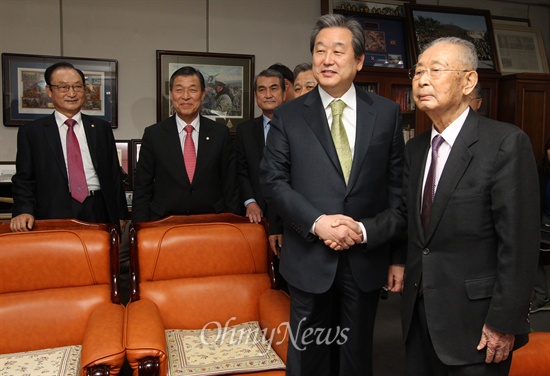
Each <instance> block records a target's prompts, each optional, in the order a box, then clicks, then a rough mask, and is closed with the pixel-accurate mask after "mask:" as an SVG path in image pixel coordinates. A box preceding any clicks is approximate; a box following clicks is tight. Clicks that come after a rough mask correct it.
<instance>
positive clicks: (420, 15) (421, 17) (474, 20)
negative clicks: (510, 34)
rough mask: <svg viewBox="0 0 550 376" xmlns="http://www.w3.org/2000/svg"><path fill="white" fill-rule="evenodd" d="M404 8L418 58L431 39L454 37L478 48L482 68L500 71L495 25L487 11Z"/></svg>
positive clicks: (415, 6)
mask: <svg viewBox="0 0 550 376" xmlns="http://www.w3.org/2000/svg"><path fill="white" fill-rule="evenodd" d="M405 7H406V9H407V17H408V20H409V27H410V33H411V36H412V39H413V43H412V45H413V54H414V60H415V61H416V59H417V58H418V55H419V54H420V52H421V51H422V49H423V48H424V47H425V46H426V45H427V44H428V43H429V42H431V41H433V40H434V39H437V38H440V37H449V36H454V37H459V38H463V39H466V40H469V41H470V42H472V43H473V44H474V46H475V47H476V49H477V51H478V58H479V65H478V70H479V71H485V72H495V73H496V72H497V71H498V64H497V54H496V48H495V40H494V36H493V24H492V22H491V14H490V12H489V11H488V10H478V9H469V8H468V9H466V8H453V7H439V6H438V7H435V6H427V5H410V4H406V5H405Z"/></svg>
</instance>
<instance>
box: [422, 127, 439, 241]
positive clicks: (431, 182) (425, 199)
mask: <svg viewBox="0 0 550 376" xmlns="http://www.w3.org/2000/svg"><path fill="white" fill-rule="evenodd" d="M443 141H445V140H444V139H443V137H441V136H440V135H437V136H435V137H434V139H433V140H432V163H431V164H430V170H429V171H428V176H427V177H426V184H425V185H424V195H423V196H422V213H421V215H420V218H421V219H422V226H423V227H424V234H426V233H427V232H428V224H429V223H430V214H431V213H432V204H433V202H434V197H435V181H436V179H435V178H436V172H435V171H436V167H437V156H438V152H439V147H440V146H441V144H442V143H443Z"/></svg>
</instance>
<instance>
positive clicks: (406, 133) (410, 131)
mask: <svg viewBox="0 0 550 376" xmlns="http://www.w3.org/2000/svg"><path fill="white" fill-rule="evenodd" d="M413 137H414V128H411V127H410V126H408V125H407V126H406V127H405V128H403V140H404V141H405V143H407V142H408V141H409V140H410V139H411V138H413Z"/></svg>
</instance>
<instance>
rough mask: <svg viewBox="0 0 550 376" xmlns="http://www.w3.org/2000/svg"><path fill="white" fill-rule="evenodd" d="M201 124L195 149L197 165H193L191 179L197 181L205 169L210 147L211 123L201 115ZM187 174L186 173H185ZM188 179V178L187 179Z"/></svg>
mask: <svg viewBox="0 0 550 376" xmlns="http://www.w3.org/2000/svg"><path fill="white" fill-rule="evenodd" d="M200 122H201V126H200V132H199V145H198V148H199V149H198V151H197V165H196V166H195V175H194V177H193V181H194V182H195V181H197V179H198V178H199V177H200V175H201V172H202V171H204V170H205V169H206V167H207V166H206V161H207V160H208V156H209V155H211V151H210V149H211V147H212V139H213V138H212V136H213V135H212V124H210V123H209V122H208V120H207V119H205V118H203V117H202V116H201V118H200ZM186 175H187V174H186ZM187 180H188V181H189V179H187Z"/></svg>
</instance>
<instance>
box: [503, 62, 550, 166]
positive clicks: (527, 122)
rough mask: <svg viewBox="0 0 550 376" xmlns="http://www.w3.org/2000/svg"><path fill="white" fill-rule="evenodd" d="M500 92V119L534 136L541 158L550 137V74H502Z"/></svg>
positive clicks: (534, 149) (536, 156)
mask: <svg viewBox="0 0 550 376" xmlns="http://www.w3.org/2000/svg"><path fill="white" fill-rule="evenodd" d="M498 91H499V95H498V102H499V110H498V119H499V120H501V121H505V122H507V123H512V124H515V125H517V126H518V127H520V128H521V129H523V131H524V132H525V133H527V135H528V136H529V138H530V139H531V144H532V146H533V152H534V153H535V158H537V159H538V158H540V157H541V156H542V155H543V153H544V145H545V143H546V140H547V139H548V138H549V137H550V74H545V73H518V74H513V75H507V76H502V78H501V79H500V83H499V90H498Z"/></svg>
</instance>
